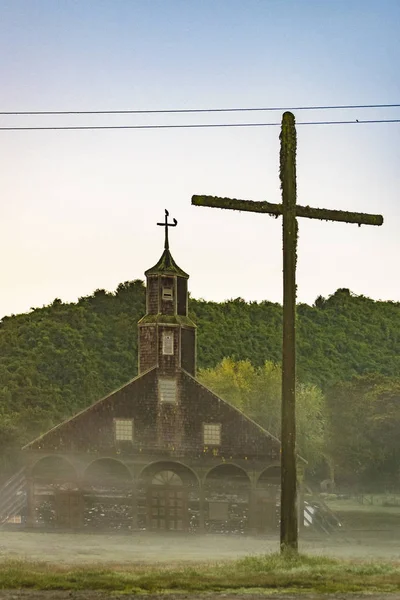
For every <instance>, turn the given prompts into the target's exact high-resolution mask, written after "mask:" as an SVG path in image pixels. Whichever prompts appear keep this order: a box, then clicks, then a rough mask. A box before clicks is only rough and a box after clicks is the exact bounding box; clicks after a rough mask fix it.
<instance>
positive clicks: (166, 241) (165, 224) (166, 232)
mask: <svg viewBox="0 0 400 600" xmlns="http://www.w3.org/2000/svg"><path fill="white" fill-rule="evenodd" d="M168 217H169V212H168V211H167V209H165V219H164V223H157V225H160V227H165V242H164V249H165V250H169V243H168V227H176V226H177V225H178V221H177V220H176V219H173V221H174V222H173V223H168Z"/></svg>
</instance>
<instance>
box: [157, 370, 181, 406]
mask: <svg viewBox="0 0 400 600" xmlns="http://www.w3.org/2000/svg"><path fill="white" fill-rule="evenodd" d="M163 388H164V389H163ZM158 397H159V399H160V402H161V404H176V403H177V402H178V386H177V382H176V379H171V378H167V377H159V379H158Z"/></svg>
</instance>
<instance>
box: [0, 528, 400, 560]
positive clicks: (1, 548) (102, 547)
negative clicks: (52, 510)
mask: <svg viewBox="0 0 400 600" xmlns="http://www.w3.org/2000/svg"><path fill="white" fill-rule="evenodd" d="M399 537H400V536H399V532H398V531H397V532H395V531H392V532H389V531H386V532H346V534H337V535H335V536H325V535H320V536H312V537H311V536H309V537H308V538H305V539H303V540H302V541H301V543H300V551H301V552H306V553H310V554H324V555H327V556H334V557H338V558H360V559H377V558H382V559H386V560H399V558H400V548H399V543H398V540H399ZM278 549H279V541H278V537H277V536H276V537H268V538H267V537H250V536H235V535H227V536H225V535H203V536H194V535H186V536H185V535H165V536H162V535H158V534H150V533H137V534H133V535H105V534H81V533H78V534H71V533H36V532H35V533H33V532H32V533H31V532H24V531H19V532H11V531H8V532H7V531H2V532H1V533H0V561H1V560H4V559H10V558H11V559H13V558H14V559H23V560H33V561H45V562H51V563H57V564H80V565H82V564H99V563H102V564H104V563H110V564H127V563H129V564H130V565H132V564H138V563H145V564H151V563H152V564H154V563H166V562H168V563H182V562H184V563H187V562H201V561H215V560H232V559H236V558H240V557H243V556H247V555H250V554H265V553H272V552H277V551H278Z"/></svg>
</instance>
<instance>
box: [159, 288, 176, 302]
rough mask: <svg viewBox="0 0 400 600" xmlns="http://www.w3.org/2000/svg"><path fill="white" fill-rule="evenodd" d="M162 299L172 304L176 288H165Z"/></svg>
mask: <svg viewBox="0 0 400 600" xmlns="http://www.w3.org/2000/svg"><path fill="white" fill-rule="evenodd" d="M162 299H163V300H168V301H170V302H172V301H173V299H174V288H173V287H169V286H163V289H162Z"/></svg>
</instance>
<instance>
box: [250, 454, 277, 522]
mask: <svg viewBox="0 0 400 600" xmlns="http://www.w3.org/2000/svg"><path fill="white" fill-rule="evenodd" d="M280 484H281V468H280V466H279V465H273V466H271V467H267V468H266V469H264V471H263V472H262V473H261V474H260V476H259V478H258V480H257V501H256V524H257V530H258V532H259V533H267V532H273V531H276V529H277V528H278V527H279V518H280V517H279V512H280V491H281V488H280Z"/></svg>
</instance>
